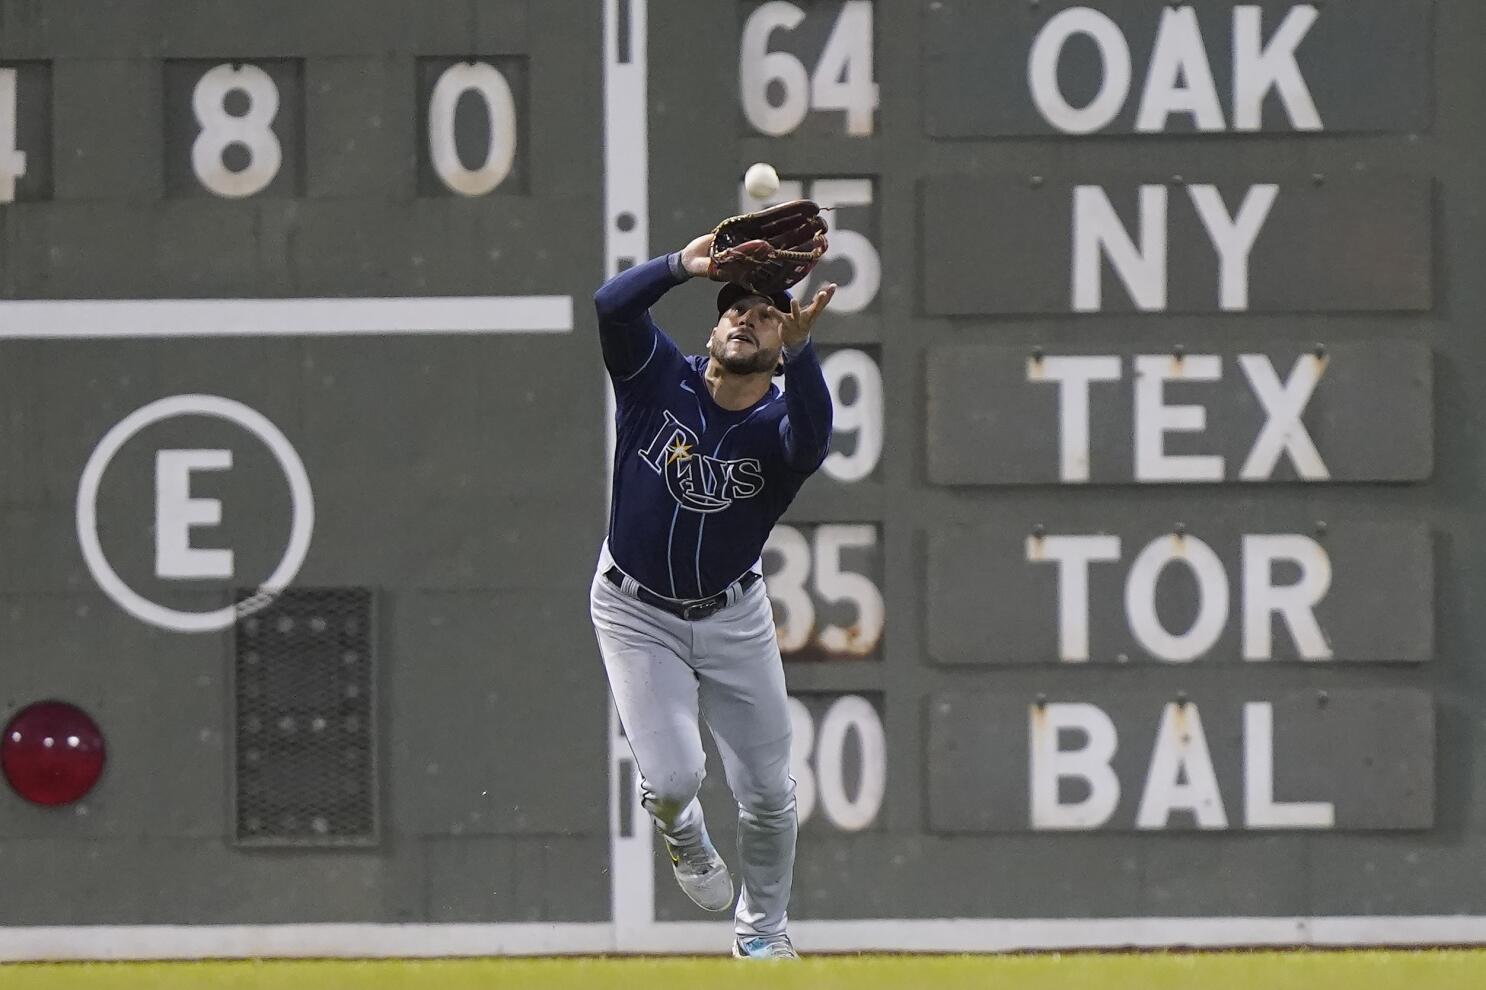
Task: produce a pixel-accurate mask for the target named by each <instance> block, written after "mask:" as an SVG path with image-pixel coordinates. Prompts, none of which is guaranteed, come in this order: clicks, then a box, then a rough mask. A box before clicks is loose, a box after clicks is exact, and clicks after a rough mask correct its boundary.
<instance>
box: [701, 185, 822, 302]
mask: <svg viewBox="0 0 1486 990" xmlns="http://www.w3.org/2000/svg"><path fill="white" fill-rule="evenodd" d="M826 247H827V242H826V222H825V221H824V220H822V219H821V216H820V206H819V205H817V204H816V203H814V202H812V201H811V200H808V199H795V200H791V201H790V202H788V203H780V204H779V205H778V206H771V207H769V208H768V209H764V210H757V211H755V212H753V213H744V214H743V215H742V216H736V217H728V218H727V219H726V220H724V221H723V222H722V223H720V224H718V225H717V226H716V227H714V228H713V229H712V251H711V256H710V258H709V259H708V262H707V277H708V278H711V279H715V280H716V281H718V282H736V283H737V284H739V285H741V286H744V287H745V288H748V289H751V290H753V291H754V292H758V293H761V294H763V295H773V294H774V293H776V292H781V291H783V290H784V289H787V288H789V287H790V286H792V285H794V284H795V283H796V282H798V281H800V280H801V279H802V278H804V277H805V276H806V275H809V274H810V270H811V269H812V268H814V267H815V266H816V263H817V262H819V261H820V259H821V256H823V255H824V254H825V253H826Z"/></svg>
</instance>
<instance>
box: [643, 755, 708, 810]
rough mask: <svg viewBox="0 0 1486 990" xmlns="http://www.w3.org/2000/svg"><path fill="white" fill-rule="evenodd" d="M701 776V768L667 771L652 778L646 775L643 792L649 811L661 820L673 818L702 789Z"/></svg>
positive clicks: (702, 773) (702, 772)
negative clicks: (644, 792)
mask: <svg viewBox="0 0 1486 990" xmlns="http://www.w3.org/2000/svg"><path fill="white" fill-rule="evenodd" d="M703 775H704V771H703V770H702V768H701V767H696V768H677V769H674V770H667V771H665V772H664V773H660V774H657V775H656V776H655V777H653V778H652V777H651V776H650V775H649V774H646V775H645V791H646V797H647V799H648V803H649V804H650V806H651V810H652V811H654V812H655V814H656V816H657V817H659V818H661V819H663V820H667V821H669V820H670V819H672V818H675V817H676V816H677V815H679V814H680V813H681V811H682V810H683V809H684V808H685V807H686V806H687V805H688V804H691V800H692V798H694V797H696V796H697V791H699V790H701V789H702V777H703Z"/></svg>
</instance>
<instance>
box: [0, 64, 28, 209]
mask: <svg viewBox="0 0 1486 990" xmlns="http://www.w3.org/2000/svg"><path fill="white" fill-rule="evenodd" d="M15 76H16V72H15V70H14V69H0V203H12V202H14V201H15V181H16V180H17V179H19V178H21V177H22V176H23V175H25V174H26V153H25V152H24V151H21V150H20V149H18V148H17V147H16V139H15V120H16V114H17V108H16V87H15Z"/></svg>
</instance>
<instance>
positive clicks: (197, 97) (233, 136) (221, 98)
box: [191, 63, 284, 199]
mask: <svg viewBox="0 0 1486 990" xmlns="http://www.w3.org/2000/svg"><path fill="white" fill-rule="evenodd" d="M233 92H238V93H242V94H243V95H244V96H246V97H247V99H248V110H247V112H246V113H244V114H243V115H242V116H240V117H235V116H233V115H232V114H230V113H228V112H227V96H228V94H230V93H233ZM191 109H192V111H194V112H195V114H196V123H197V124H198V125H200V127H201V133H200V134H198V135H196V142H195V143H194V144H192V145H191V168H192V169H193V170H195V172H196V178H198V179H200V180H201V184H202V185H203V186H205V187H206V188H207V189H210V190H211V191H212V192H214V193H216V194H217V195H218V196H225V197H228V198H230V199H242V198H243V197H245V196H251V195H253V194H254V193H256V192H260V191H262V190H263V189H264V188H265V187H266V186H267V185H268V184H269V183H270V182H272V181H273V180H274V176H276V175H278V174H279V166H280V165H282V164H283V161H284V150H283V148H282V147H280V145H279V139H278V136H277V135H276V134H274V132H273V127H272V125H273V121H274V118H275V117H277V116H278V113H279V88H278V87H277V86H275V85H274V83H273V80H272V79H271V78H269V75H268V73H266V72H264V71H263V70H262V69H260V68H258V66H256V65H244V66H242V67H240V68H236V69H234V68H233V67H232V66H231V65H229V64H226V63H223V64H222V65H218V66H214V67H212V68H211V69H209V70H208V71H207V72H206V74H205V75H203V76H202V77H201V79H200V80H199V81H197V83H196V89H195V91H194V92H193V93H192V94H191ZM234 144H237V145H241V146H242V147H243V148H245V149H247V152H248V164H247V167H246V168H244V169H243V170H242V171H240V172H234V171H232V169H230V168H228V167H227V163H226V161H225V160H224V158H223V156H224V155H225V154H226V152H227V149H228V148H229V147H230V146H232V145H234Z"/></svg>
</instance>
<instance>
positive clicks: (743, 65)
mask: <svg viewBox="0 0 1486 990" xmlns="http://www.w3.org/2000/svg"><path fill="white" fill-rule="evenodd" d="M804 19H805V12H804V11H803V10H801V9H800V8H799V7H797V6H795V5H794V4H792V3H787V2H786V0H770V2H769V3H766V4H764V5H763V6H762V7H760V8H759V9H758V10H755V11H754V12H753V13H752V14H751V15H749V18H748V22H747V23H746V24H744V25H743V37H742V41H741V44H740V45H739V46H738V82H739V86H740V88H741V90H742V94H743V116H745V117H747V118H748V122H749V123H750V124H752V125H753V126H754V127H755V128H757V129H758V130H760V131H762V132H763V133H765V134H768V135H771V136H773V137H779V136H780V135H783V134H788V133H789V132H790V131H792V130H794V129H795V128H796V127H799V126H800V123H801V122H802V121H803V120H804V119H805V115H806V114H807V113H809V112H810V108H811V107H812V106H813V107H814V108H815V109H817V110H843V111H845V112H846V133H848V134H851V135H853V136H863V135H867V134H871V133H872V114H873V112H874V111H875V110H876V109H877V102H878V96H877V94H878V90H877V83H875V82H873V81H872V4H871V3H870V2H868V0H846V4H845V6H843V7H842V8H841V14H840V16H838V17H837V18H836V23H835V25H834V26H833V27H832V28H831V36H830V37H829V38H827V39H826V45H825V48H824V49H822V50H821V53H820V61H819V62H817V63H816V66H815V72H814V74H811V73H809V72H807V71H806V69H805V66H804V64H803V63H802V62H801V61H800V60H799V59H797V58H795V57H794V56H793V55H791V54H789V53H788V52H771V51H769V38H770V36H771V35H773V33H774V32H775V31H776V30H777V29H779V28H783V29H784V30H786V31H792V30H794V29H795V28H797V27H799V25H800V22H801V21H803V20H804ZM774 82H777V83H778V84H779V88H780V92H781V94H782V99H781V101H780V103H779V105H778V106H775V105H774V104H772V103H770V102H769V84H770V83H774ZM807 90H808V92H807Z"/></svg>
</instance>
